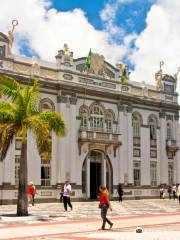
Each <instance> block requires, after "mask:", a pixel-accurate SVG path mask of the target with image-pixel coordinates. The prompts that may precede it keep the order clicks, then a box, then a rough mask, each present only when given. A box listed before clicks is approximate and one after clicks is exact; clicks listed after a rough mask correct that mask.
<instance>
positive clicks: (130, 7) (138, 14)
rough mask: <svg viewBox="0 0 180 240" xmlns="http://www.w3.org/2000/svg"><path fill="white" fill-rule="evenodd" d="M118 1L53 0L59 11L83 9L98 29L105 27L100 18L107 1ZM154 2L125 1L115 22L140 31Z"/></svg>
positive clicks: (144, 0)
mask: <svg viewBox="0 0 180 240" xmlns="http://www.w3.org/2000/svg"><path fill="white" fill-rule="evenodd" d="M116 2H117V1H107V0H97V1H88V0H53V1H52V6H53V7H54V8H56V9H57V10H59V11H72V10H73V9H75V8H79V9H82V10H83V11H84V12H85V14H86V16H87V18H88V20H89V22H90V23H91V24H92V25H93V26H94V27H95V28H96V29H103V27H104V26H103V22H102V20H101V18H100V12H101V11H102V9H103V8H104V7H105V5H106V4H107V3H109V4H114V3H116ZM153 2H155V1H149V0H133V1H125V3H123V4H122V5H121V6H120V7H119V8H118V12H117V15H116V17H115V24H116V25H117V26H119V27H121V28H123V29H124V30H125V31H126V32H127V33H130V32H136V33H140V32H141V31H142V30H143V29H144V27H145V19H146V15H147V12H148V11H149V9H150V7H151V6H152V4H153Z"/></svg>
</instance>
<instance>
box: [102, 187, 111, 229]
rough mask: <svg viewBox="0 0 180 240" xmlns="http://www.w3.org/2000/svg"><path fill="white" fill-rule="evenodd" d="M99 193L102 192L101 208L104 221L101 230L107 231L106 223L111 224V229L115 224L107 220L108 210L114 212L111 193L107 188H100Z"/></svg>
mask: <svg viewBox="0 0 180 240" xmlns="http://www.w3.org/2000/svg"><path fill="white" fill-rule="evenodd" d="M99 191H100V199H99V201H100V203H99V207H100V208H101V218H102V220H103V223H102V227H101V229H102V230H105V225H106V222H107V223H108V224H109V226H110V229H111V228H112V226H113V223H112V222H111V221H110V220H109V219H108V218H107V211H108V208H109V210H110V211H112V207H111V203H110V201H109V192H108V190H107V188H106V187H105V186H100V187H99Z"/></svg>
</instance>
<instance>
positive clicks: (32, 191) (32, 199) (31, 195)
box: [28, 182, 37, 206]
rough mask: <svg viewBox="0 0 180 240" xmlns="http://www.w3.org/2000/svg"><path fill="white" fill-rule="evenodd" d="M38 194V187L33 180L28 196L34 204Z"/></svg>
mask: <svg viewBox="0 0 180 240" xmlns="http://www.w3.org/2000/svg"><path fill="white" fill-rule="evenodd" d="M36 194H37V191H36V187H35V185H34V184H33V182H30V183H29V187H28V197H29V202H30V203H32V206H34V202H35V195H36Z"/></svg>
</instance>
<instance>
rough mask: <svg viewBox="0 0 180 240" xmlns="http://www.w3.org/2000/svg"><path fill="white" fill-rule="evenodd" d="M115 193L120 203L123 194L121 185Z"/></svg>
mask: <svg viewBox="0 0 180 240" xmlns="http://www.w3.org/2000/svg"><path fill="white" fill-rule="evenodd" d="M117 193H118V196H119V202H122V196H123V194H124V191H123V189H122V186H121V184H119V185H118V189H117Z"/></svg>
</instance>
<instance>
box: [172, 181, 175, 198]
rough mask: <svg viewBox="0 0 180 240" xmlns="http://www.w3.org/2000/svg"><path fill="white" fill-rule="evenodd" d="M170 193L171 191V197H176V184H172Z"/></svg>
mask: <svg viewBox="0 0 180 240" xmlns="http://www.w3.org/2000/svg"><path fill="white" fill-rule="evenodd" d="M172 193H173V199H174V200H175V199H176V184H174V185H173V187H172Z"/></svg>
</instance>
